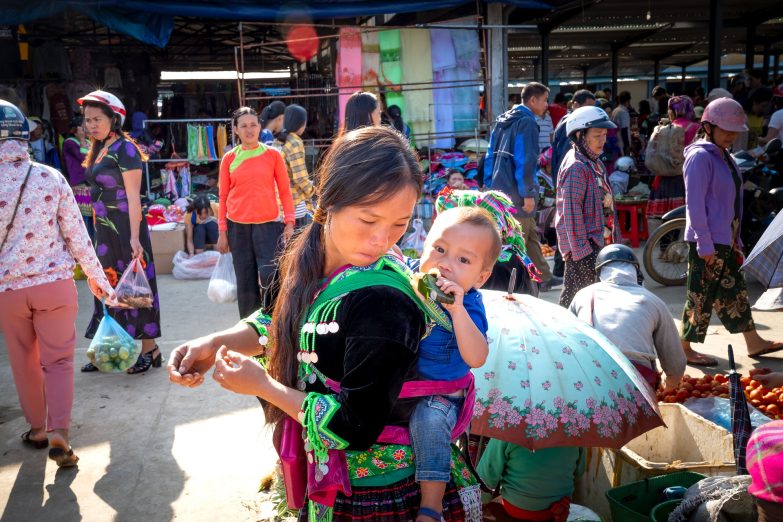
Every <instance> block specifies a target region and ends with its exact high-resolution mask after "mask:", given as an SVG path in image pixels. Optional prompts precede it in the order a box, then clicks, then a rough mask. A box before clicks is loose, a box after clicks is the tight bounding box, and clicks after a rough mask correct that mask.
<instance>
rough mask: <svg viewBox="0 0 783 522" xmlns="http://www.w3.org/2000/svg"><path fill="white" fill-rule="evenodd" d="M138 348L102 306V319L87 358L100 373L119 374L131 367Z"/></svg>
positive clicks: (137, 353) (88, 349)
mask: <svg viewBox="0 0 783 522" xmlns="http://www.w3.org/2000/svg"><path fill="white" fill-rule="evenodd" d="M139 351H140V347H139V345H138V344H136V341H135V340H134V339H133V337H131V336H130V335H129V334H128V332H126V331H125V330H124V329H123V328H122V326H120V323H118V322H117V321H115V320H114V319H113V318H112V317H111V316H110V315H109V312H108V310H106V304H105V303H104V305H103V319H101V324H99V325H98V330H96V332H95V336H94V337H93V339H92V342H91V343H90V347H89V348H87V358H88V359H90V362H91V363H92V364H94V365H95V367H96V368H98V369H99V370H100V371H102V372H108V373H121V372H124V371H125V370H127V369H128V368H130V367H131V366H133V365H134V364H135V363H136V359H137V358H138V356H139Z"/></svg>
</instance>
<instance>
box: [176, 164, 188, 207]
mask: <svg viewBox="0 0 783 522" xmlns="http://www.w3.org/2000/svg"><path fill="white" fill-rule="evenodd" d="M177 181H178V185H179V197H181V198H186V197H188V196H189V195H190V189H191V179H190V167H189V166H187V165H185V166H182V167H180V168H179V170H177ZM175 199H176V198H175Z"/></svg>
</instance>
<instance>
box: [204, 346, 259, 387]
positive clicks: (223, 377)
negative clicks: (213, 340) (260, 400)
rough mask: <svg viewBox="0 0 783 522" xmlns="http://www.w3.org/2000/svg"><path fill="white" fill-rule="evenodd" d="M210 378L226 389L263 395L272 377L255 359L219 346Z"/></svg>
mask: <svg viewBox="0 0 783 522" xmlns="http://www.w3.org/2000/svg"><path fill="white" fill-rule="evenodd" d="M212 378H213V379H215V381H217V383H218V384H220V386H222V387H223V388H225V389H226V390H228V391H232V392H234V393H239V394H241V395H253V396H257V397H263V396H264V392H265V390H266V389H267V388H268V385H269V383H270V382H271V381H272V379H271V378H270V377H269V374H267V373H266V370H264V368H262V367H261V365H260V364H259V363H258V361H256V360H255V359H252V358H250V357H247V356H246V355H242V354H241V353H237V352H234V351H232V350H229V349H228V348H226V346H221V347H220V350H218V352H217V355H216V356H215V371H214V372H212Z"/></svg>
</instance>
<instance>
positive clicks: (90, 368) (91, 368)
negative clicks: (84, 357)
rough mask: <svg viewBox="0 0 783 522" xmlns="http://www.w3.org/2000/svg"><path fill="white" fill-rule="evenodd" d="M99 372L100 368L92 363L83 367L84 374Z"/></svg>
mask: <svg viewBox="0 0 783 522" xmlns="http://www.w3.org/2000/svg"><path fill="white" fill-rule="evenodd" d="M97 371H98V367H97V366H95V365H94V364H93V363H91V362H88V363H87V364H85V365H84V366H82V372H84V373H87V372H97Z"/></svg>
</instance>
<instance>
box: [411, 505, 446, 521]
mask: <svg viewBox="0 0 783 522" xmlns="http://www.w3.org/2000/svg"><path fill="white" fill-rule="evenodd" d="M421 516H424V517H427V518H431V519H432V520H434V521H435V522H441V520H443V516H442V515H441V514H440V513H438V512H437V511H435V510H434V509H430V508H427V507H420V508H419V514H418V515H416V518H418V517H421Z"/></svg>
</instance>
